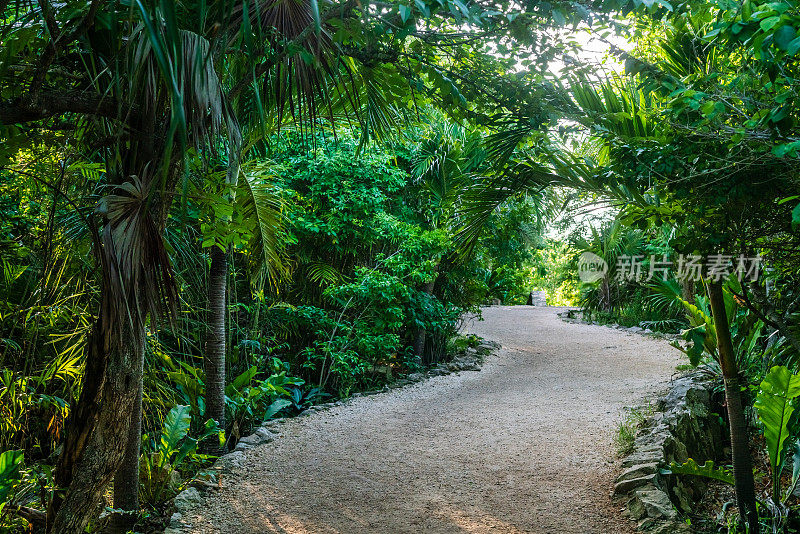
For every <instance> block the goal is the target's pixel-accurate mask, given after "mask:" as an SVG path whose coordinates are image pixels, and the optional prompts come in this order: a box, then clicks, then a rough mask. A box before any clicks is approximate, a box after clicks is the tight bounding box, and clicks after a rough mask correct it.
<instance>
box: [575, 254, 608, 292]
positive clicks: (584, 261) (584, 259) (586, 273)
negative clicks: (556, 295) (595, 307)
mask: <svg viewBox="0 0 800 534" xmlns="http://www.w3.org/2000/svg"><path fill="white" fill-rule="evenodd" d="M607 272H608V264H607V263H606V260H604V259H603V258H601V257H600V256H598V255H597V254H595V253H593V252H589V251H588V250H587V251H585V252H583V253H582V254H581V256H580V258H578V276H579V277H580V279H581V280H583V281H584V282H586V283H587V284H591V283H592V282H597V281H598V280H600V279H601V278H603V277H604V276H605V275H606V273H607Z"/></svg>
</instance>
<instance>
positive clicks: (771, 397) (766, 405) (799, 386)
mask: <svg viewBox="0 0 800 534" xmlns="http://www.w3.org/2000/svg"><path fill="white" fill-rule="evenodd" d="M798 395H800V376H797V375H793V374H792V373H791V372H790V371H789V369H787V368H786V367H784V366H782V365H778V366H775V367H773V368H772V369H770V371H769V373H767V376H766V377H765V378H764V380H763V381H762V382H761V389H760V391H759V392H758V395H757V396H756V402H755V405H754V406H755V408H756V410H757V411H758V417H759V419H761V422H762V423H763V425H764V439H765V440H766V442H767V453H768V454H769V464H770V468H771V469H772V484H773V485H772V488H773V498H775V499H776V500H777V499H778V498H779V493H778V492H779V488H780V475H781V471H782V467H783V460H784V456H785V453H786V445H787V443H786V440H787V439H788V438H789V428H788V427H789V420H790V419H791V417H792V413H794V406H793V403H792V400H793V399H794V398H795V397H797V396H798Z"/></svg>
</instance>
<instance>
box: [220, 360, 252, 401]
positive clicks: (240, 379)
mask: <svg viewBox="0 0 800 534" xmlns="http://www.w3.org/2000/svg"><path fill="white" fill-rule="evenodd" d="M257 373H258V368H257V367H256V366H255V365H254V366H252V367H251V368H249V369H248V370H246V371H245V372H244V373H242V374H240V375H239V376H237V377H236V378H234V379H233V381H232V382H231V383H230V384H228V385H227V386H226V387H225V394H226V395H228V396H229V397H232V396H233V395H234V394H235V393H236V392H237V391H242V389H244V387H245V386H248V385H250V382H251V381H252V380H253V378H254V377H255V376H256V374H257Z"/></svg>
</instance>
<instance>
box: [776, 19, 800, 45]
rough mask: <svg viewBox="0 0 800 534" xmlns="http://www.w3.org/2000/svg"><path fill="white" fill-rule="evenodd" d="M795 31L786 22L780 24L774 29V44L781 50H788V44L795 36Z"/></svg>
mask: <svg viewBox="0 0 800 534" xmlns="http://www.w3.org/2000/svg"><path fill="white" fill-rule="evenodd" d="M796 35H797V32H796V31H795V30H794V28H792V27H791V26H789V25H788V24H786V25H784V26H781V27H780V28H778V29H777V30H776V31H775V37H774V39H775V46H777V47H778V48H780V49H781V50H789V45H791V43H792V41H793V40H794V38H795V37H796Z"/></svg>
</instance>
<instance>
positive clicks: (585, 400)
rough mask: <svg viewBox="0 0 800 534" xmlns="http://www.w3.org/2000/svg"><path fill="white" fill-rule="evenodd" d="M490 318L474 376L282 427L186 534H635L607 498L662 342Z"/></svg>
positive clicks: (667, 361) (665, 363)
mask: <svg viewBox="0 0 800 534" xmlns="http://www.w3.org/2000/svg"><path fill="white" fill-rule="evenodd" d="M557 311H559V309H558V308H534V307H525V306H518V307H514V306H493V307H490V308H486V309H485V310H484V311H483V316H484V318H485V321H483V322H477V321H476V322H472V323H471V324H470V325H468V330H469V331H472V332H475V333H477V334H478V335H480V336H483V337H485V338H486V339H489V340H494V341H498V342H499V343H501V344H502V346H503V348H502V350H501V351H500V352H499V354H498V355H497V356H491V357H489V358H488V359H487V362H486V363H485V365H484V366H483V370H482V371H481V372H478V373H476V372H468V371H465V372H462V373H459V374H458V375H449V376H441V377H436V378H432V379H430V380H427V381H425V382H421V383H418V384H415V385H413V386H409V387H406V388H402V389H399V390H393V391H390V392H388V393H384V394H380V395H374V396H369V397H360V398H357V399H353V400H352V401H350V402H348V403H346V404H344V405H342V406H339V407H335V408H332V409H330V410H328V411H324V412H319V413H315V414H313V415H311V416H309V417H303V418H297V419H292V420H289V421H287V423H286V424H284V425H282V426H281V427H280V428H281V436H280V437H278V438H277V439H276V440H275V441H274V442H272V443H269V444H266V445H262V446H260V447H257V448H254V449H252V450H249V451H246V452H245V454H246V456H247V466H248V467H247V469H245V470H243V471H242V472H239V473H235V474H233V475H226V476H224V478H223V479H222V489H221V490H219V491H215V492H210V493H207V494H206V497H205V500H204V502H203V504H202V505H201V506H199V507H197V508H195V509H193V510H190V511H189V512H187V513H186V514H184V517H183V519H184V521H185V522H186V523H189V524H190V525H192V527H191V531H192V532H203V533H206V532H208V533H212V532H213V533H224V534H240V533H241V534H245V533H247V534H251V533H272V532H286V533H315V534H316V533H343V534H354V533H365V534H367V533H369V534H374V533H406V532H407V533H412V532H413V533H426V534H428V533H434V534H439V533H442V534H444V533H465V532H466V533H486V532H499V533H509V534H517V533H522V532H535V533H554V534H555V533H558V534H561V533H626V534H627V533H630V532H632V529H631V526H630V524H629V522H628V521H626V520H624V519H622V518H621V517H620V515H619V509H618V508H616V507H614V506H613V505H612V504H611V500H610V497H609V494H610V491H611V487H612V481H613V477H614V474H615V470H616V467H615V462H614V460H613V457H614V448H613V445H612V438H613V434H614V430H615V428H616V426H617V424H618V423H619V421H620V420H621V418H622V411H623V408H624V407H625V406H630V405H632V404H635V403H637V402H638V401H640V400H641V399H642V397H644V396H646V395H648V394H650V393H652V392H654V391H657V390H659V389H662V388H663V387H664V385H665V384H666V382H667V381H668V380H669V378H670V377H671V375H672V374H673V373H674V370H675V364H676V363H677V362H678V358H677V356H676V354H677V351H675V349H673V348H671V347H669V346H668V345H667V343H666V342H664V341H659V340H655V339H651V338H646V337H643V336H640V335H635V334H629V333H625V332H621V331H617V330H613V329H610V328H605V327H601V326H588V325H581V324H568V323H564V322H562V321H561V320H560V319H559V318H558V317H557V316H556V312H557Z"/></svg>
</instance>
